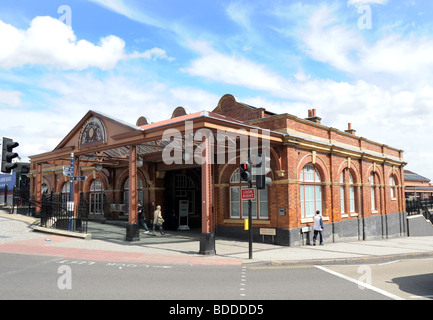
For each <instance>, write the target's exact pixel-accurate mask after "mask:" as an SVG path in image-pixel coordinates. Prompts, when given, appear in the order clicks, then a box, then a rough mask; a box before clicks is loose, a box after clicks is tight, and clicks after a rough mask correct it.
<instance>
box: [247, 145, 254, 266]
mask: <svg viewBox="0 0 433 320" xmlns="http://www.w3.org/2000/svg"><path fill="white" fill-rule="evenodd" d="M248 163H249V164H250V166H249V167H250V168H249V170H248V171H249V172H250V177H252V176H251V150H250V149H248ZM251 180H252V179H249V180H248V188H252V187H253V183H252V181H251ZM251 207H252V202H251V199H249V200H248V238H249V245H248V247H249V258H250V259H252V258H253V214H252V212H251Z"/></svg>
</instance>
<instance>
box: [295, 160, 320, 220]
mask: <svg viewBox="0 0 433 320" xmlns="http://www.w3.org/2000/svg"><path fill="white" fill-rule="evenodd" d="M300 181H301V185H300V198H301V199H300V200H301V217H302V218H308V217H313V216H314V214H315V213H316V211H317V210H320V211H322V180H321V178H320V174H319V171H318V170H317V169H316V168H315V167H314V166H313V165H312V164H307V165H306V166H305V167H304V168H303V169H302V171H301V176H300Z"/></svg>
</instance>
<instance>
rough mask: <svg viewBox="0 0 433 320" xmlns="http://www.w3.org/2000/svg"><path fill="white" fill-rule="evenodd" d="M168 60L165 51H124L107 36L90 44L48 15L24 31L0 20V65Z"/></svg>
mask: <svg viewBox="0 0 433 320" xmlns="http://www.w3.org/2000/svg"><path fill="white" fill-rule="evenodd" d="M132 58H146V59H156V58H163V59H168V60H170V58H168V57H167V55H166V53H165V51H164V50H162V49H159V48H153V49H151V50H149V51H146V52H144V53H137V52H135V53H133V54H131V55H127V54H126V53H125V41H123V40H122V39H120V38H119V37H116V36H114V35H110V36H107V37H104V38H102V39H101V40H100V42H99V44H93V43H91V42H89V41H87V40H78V39H77V37H76V35H75V34H74V31H73V30H72V28H71V27H70V26H67V25H66V24H64V23H62V22H60V21H59V20H56V19H54V18H51V17H36V18H34V19H33V20H32V22H31V24H30V27H29V28H28V29H27V30H20V29H17V28H15V27H13V26H11V25H9V24H6V23H4V22H2V21H0V67H2V68H6V69H9V68H14V67H20V66H23V65H44V66H49V67H54V68H56V69H59V70H85V69H87V68H90V67H96V68H99V69H101V70H109V69H112V68H114V67H115V66H116V65H117V64H118V63H119V61H121V60H123V59H132Z"/></svg>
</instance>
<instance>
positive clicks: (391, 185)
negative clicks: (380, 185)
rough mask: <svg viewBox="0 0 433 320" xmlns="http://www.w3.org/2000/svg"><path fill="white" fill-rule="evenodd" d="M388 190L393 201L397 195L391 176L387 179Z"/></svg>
mask: <svg viewBox="0 0 433 320" xmlns="http://www.w3.org/2000/svg"><path fill="white" fill-rule="evenodd" d="M389 190H390V193H391V199H395V198H396V194H397V193H396V192H395V179H394V176H393V175H391V176H390V177H389Z"/></svg>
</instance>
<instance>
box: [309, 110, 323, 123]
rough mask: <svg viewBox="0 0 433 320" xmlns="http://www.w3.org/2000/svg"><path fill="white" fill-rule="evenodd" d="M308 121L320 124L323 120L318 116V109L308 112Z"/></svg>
mask: <svg viewBox="0 0 433 320" xmlns="http://www.w3.org/2000/svg"><path fill="white" fill-rule="evenodd" d="M306 120H309V121H312V122H315V123H319V124H320V122H321V121H322V118H320V117H318V116H317V113H316V109H310V110H308V118H307V119H306Z"/></svg>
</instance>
